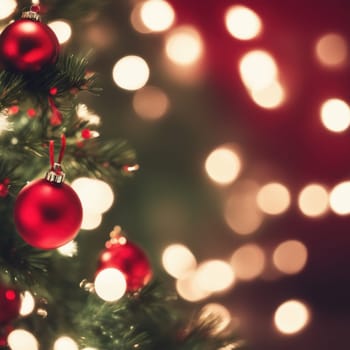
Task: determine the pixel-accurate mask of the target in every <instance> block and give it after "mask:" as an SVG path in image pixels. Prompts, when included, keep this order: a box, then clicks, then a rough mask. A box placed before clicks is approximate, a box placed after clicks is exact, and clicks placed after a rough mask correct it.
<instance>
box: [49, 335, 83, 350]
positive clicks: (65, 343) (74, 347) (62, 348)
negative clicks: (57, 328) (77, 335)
mask: <svg viewBox="0 0 350 350" xmlns="http://www.w3.org/2000/svg"><path fill="white" fill-rule="evenodd" d="M53 350H79V347H78V344H77V343H76V342H75V341H74V340H73V339H72V338H70V337H67V336H62V337H59V338H58V339H57V340H56V341H55V343H54V345H53Z"/></svg>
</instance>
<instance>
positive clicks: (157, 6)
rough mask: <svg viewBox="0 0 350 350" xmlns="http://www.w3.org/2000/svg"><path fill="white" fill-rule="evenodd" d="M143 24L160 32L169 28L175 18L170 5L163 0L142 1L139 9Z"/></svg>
mask: <svg viewBox="0 0 350 350" xmlns="http://www.w3.org/2000/svg"><path fill="white" fill-rule="evenodd" d="M140 15H141V20H142V22H143V24H144V25H145V26H146V28H148V29H149V30H150V31H152V32H162V31H165V30H167V29H169V28H170V27H171V26H172V24H173V23H174V20H175V12H174V9H173V8H172V6H171V5H170V4H169V3H168V2H167V1H163V0H148V1H145V2H143V3H142V6H141V9H140Z"/></svg>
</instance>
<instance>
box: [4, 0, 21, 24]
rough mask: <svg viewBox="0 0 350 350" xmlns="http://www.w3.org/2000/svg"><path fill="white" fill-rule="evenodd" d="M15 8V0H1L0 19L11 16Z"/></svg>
mask: <svg viewBox="0 0 350 350" xmlns="http://www.w3.org/2000/svg"><path fill="white" fill-rule="evenodd" d="M16 8H17V1H15V0H1V1H0V20H2V19H5V18H7V17H9V16H11V15H12V14H13V13H14V12H15V10H16Z"/></svg>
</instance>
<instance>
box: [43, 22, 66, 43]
mask: <svg viewBox="0 0 350 350" xmlns="http://www.w3.org/2000/svg"><path fill="white" fill-rule="evenodd" d="M48 26H49V27H50V28H51V29H52V30H53V31H54V33H55V34H56V36H57V39H58V42H59V43H60V44H64V43H66V42H67V41H68V40H69V39H70V37H71V36H72V28H71V26H70V25H69V24H68V23H67V22H65V21H53V22H50V23H48Z"/></svg>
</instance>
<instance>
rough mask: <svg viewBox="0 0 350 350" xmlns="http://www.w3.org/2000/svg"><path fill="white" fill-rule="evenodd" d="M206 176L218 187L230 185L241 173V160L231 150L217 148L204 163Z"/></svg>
mask: <svg viewBox="0 0 350 350" xmlns="http://www.w3.org/2000/svg"><path fill="white" fill-rule="evenodd" d="M205 169H206V171H207V174H208V176H209V177H210V178H211V179H212V180H213V181H215V182H216V183H218V184H220V185H228V184H230V183H232V182H233V181H234V180H235V179H236V178H237V176H238V174H239V172H240V171H241V160H240V158H239V156H238V154H237V153H236V152H235V151H233V150H232V149H229V148H226V147H219V148H217V149H215V150H214V151H212V152H211V153H210V154H209V156H208V157H207V159H206V161H205Z"/></svg>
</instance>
